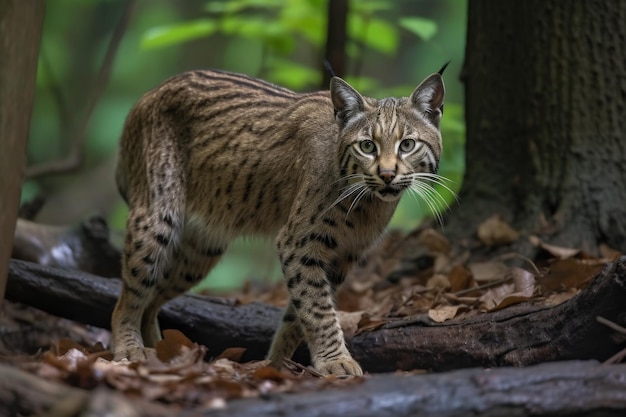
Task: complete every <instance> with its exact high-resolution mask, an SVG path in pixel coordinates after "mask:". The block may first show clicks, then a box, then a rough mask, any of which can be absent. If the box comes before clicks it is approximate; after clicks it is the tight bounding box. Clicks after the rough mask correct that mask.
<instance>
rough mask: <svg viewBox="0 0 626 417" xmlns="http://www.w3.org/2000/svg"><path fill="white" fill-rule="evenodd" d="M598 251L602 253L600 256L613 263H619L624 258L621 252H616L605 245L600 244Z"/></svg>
mask: <svg viewBox="0 0 626 417" xmlns="http://www.w3.org/2000/svg"><path fill="white" fill-rule="evenodd" d="M598 251H599V252H600V256H602V258H604V259H606V260H608V261H611V262H613V261H617V260H618V259H619V258H620V257H621V256H622V253H621V252H620V251H618V250H615V249H613V248H612V247H610V246H608V245H606V244H604V243H601V244H600V246H599V247H598Z"/></svg>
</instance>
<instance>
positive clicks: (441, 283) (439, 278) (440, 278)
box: [426, 274, 450, 290]
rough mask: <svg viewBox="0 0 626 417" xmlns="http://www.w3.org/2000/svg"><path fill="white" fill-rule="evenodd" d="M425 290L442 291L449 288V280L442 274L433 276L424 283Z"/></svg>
mask: <svg viewBox="0 0 626 417" xmlns="http://www.w3.org/2000/svg"><path fill="white" fill-rule="evenodd" d="M426 288H430V289H441V290H444V289H446V288H450V280H449V279H448V277H447V276H445V275H442V274H437V275H433V276H432V277H430V279H429V280H428V282H427V283H426Z"/></svg>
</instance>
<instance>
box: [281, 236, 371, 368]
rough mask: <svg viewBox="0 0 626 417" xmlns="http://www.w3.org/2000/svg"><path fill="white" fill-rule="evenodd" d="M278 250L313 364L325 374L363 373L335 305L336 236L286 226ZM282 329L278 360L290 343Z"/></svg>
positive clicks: (292, 301)
mask: <svg viewBox="0 0 626 417" xmlns="http://www.w3.org/2000/svg"><path fill="white" fill-rule="evenodd" d="M293 230H298V228H297V227H293ZM300 230H302V229H300ZM278 249H279V255H280V259H281V263H282V269H283V272H284V274H285V280H286V282H287V288H288V289H289V294H290V296H291V305H292V306H293V310H292V311H293V313H295V318H296V319H297V323H298V324H299V327H300V329H301V331H302V334H303V335H304V339H305V341H306V342H307V345H308V347H309V351H310V352H311V362H312V364H313V367H314V368H315V369H316V370H317V371H318V372H320V373H322V374H325V375H327V374H333V375H363V371H362V370H361V367H360V366H359V364H358V363H357V362H356V361H355V360H354V359H353V358H352V356H351V355H350V352H349V351H348V349H347V347H346V344H345V341H344V337H343V332H342V330H341V327H340V325H339V319H338V317H337V313H336V311H335V309H334V306H333V285H334V283H331V280H330V279H329V277H331V276H334V275H335V268H336V267H337V264H338V262H337V259H338V258H337V255H336V252H335V250H334V249H336V240H335V238H334V237H333V236H331V235H324V234H320V233H319V232H317V233H309V234H305V235H300V234H295V233H289V230H288V229H286V230H285V231H284V233H281V235H280V236H279V241H278ZM282 330H284V328H281V329H279V331H278V332H277V334H276V337H275V340H274V342H273V343H272V351H271V352H270V358H272V360H274V361H276V360H277V358H275V357H274V356H276V354H278V353H279V352H281V351H282V350H283V349H282V346H283V344H284V343H287V342H288V340H281V339H282V338H283V337H284V336H285V335H284V332H283V331H282Z"/></svg>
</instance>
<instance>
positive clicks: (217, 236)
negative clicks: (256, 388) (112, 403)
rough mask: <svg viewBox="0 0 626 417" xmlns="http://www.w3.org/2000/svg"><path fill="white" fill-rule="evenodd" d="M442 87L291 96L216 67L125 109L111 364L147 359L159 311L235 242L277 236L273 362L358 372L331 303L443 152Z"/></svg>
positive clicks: (431, 80)
mask: <svg viewBox="0 0 626 417" xmlns="http://www.w3.org/2000/svg"><path fill="white" fill-rule="evenodd" d="M443 96H444V87H443V82H442V78H441V75H440V74H438V73H437V74H433V75H431V76H430V77H428V78H427V79H426V80H425V81H424V82H423V83H422V84H421V85H420V86H419V87H418V88H417V89H416V90H415V91H414V92H413V94H412V95H411V96H410V97H408V98H399V99H395V98H388V99H384V100H374V99H370V98H365V97H362V96H361V95H360V94H359V93H357V92H356V91H355V90H354V89H352V87H350V86H349V85H348V84H347V83H345V82H344V81H343V80H341V79H339V78H333V80H332V81H331V91H330V92H328V91H326V92H315V93H308V94H297V93H294V92H292V91H290V90H287V89H284V88H281V87H278V86H275V85H272V84H269V83H266V82H263V81H261V80H257V79H254V78H250V77H247V76H245V75H240V74H233V73H227V72H218V71H194V72H188V73H184V74H181V75H178V76H176V77H173V78H171V79H169V80H167V81H166V82H165V83H163V84H162V85H160V86H159V87H157V88H156V89H154V90H152V91H150V92H148V93H147V94H146V95H145V96H144V97H143V98H142V99H141V100H140V101H139V102H138V103H137V104H136V105H135V107H134V108H133V109H132V110H131V112H130V114H129V115H128V118H127V120H126V124H125V127H124V131H123V134H122V140H121V150H120V156H119V163H118V167H117V172H116V176H117V183H118V186H119V188H120V192H121V194H122V195H123V196H124V198H125V199H126V201H127V202H128V205H129V209H130V211H129V217H128V225H127V235H126V244H125V250H124V257H123V271H122V277H123V289H122V293H121V295H120V298H119V300H118V303H117V305H116V307H115V311H114V313H113V318H112V329H113V345H114V353H115V357H116V359H118V360H119V359H123V358H128V359H130V360H144V359H145V358H146V353H147V352H149V350H148V349H146V348H145V347H153V346H155V344H156V343H157V342H158V340H160V338H161V336H160V331H159V327H158V323H157V320H156V317H157V313H158V311H159V309H160V307H161V305H162V304H163V303H165V302H166V301H167V300H170V299H172V298H174V297H176V296H178V295H179V294H181V293H183V292H185V291H186V290H187V289H189V288H190V287H192V286H193V285H194V284H196V283H197V282H198V281H200V280H201V279H202V278H204V277H205V276H206V274H207V273H208V272H209V271H210V270H211V268H212V267H213V266H214V265H215V264H216V263H217V261H218V260H219V258H220V257H221V255H222V254H223V253H224V251H225V250H226V248H227V246H228V244H229V242H230V241H231V240H232V239H234V238H235V237H237V236H241V235H250V234H256V235H269V236H274V237H275V238H276V247H277V250H278V255H279V258H280V261H281V264H282V269H283V272H284V275H285V280H286V283H287V286H288V288H289V293H290V295H291V302H290V304H289V306H288V308H287V309H286V311H285V315H284V319H283V323H282V325H281V327H280V328H279V329H278V330H277V333H276V336H275V338H274V342H273V343H272V347H271V350H270V353H269V358H270V359H271V360H272V363H274V364H276V365H280V364H281V362H282V359H283V358H288V357H291V355H292V354H293V352H294V350H295V349H296V347H297V346H298V345H299V344H300V343H301V342H302V341H305V342H306V343H307V344H308V347H309V350H310V351H311V359H312V363H313V365H314V366H315V368H316V369H317V370H318V371H320V372H322V373H325V374H329V373H332V374H350V375H360V374H361V373H362V371H361V368H360V367H359V365H358V364H357V363H356V362H355V361H354V360H353V359H352V357H351V356H350V353H349V352H348V350H347V348H346V345H345V343H344V340H343V335H342V332H341V329H340V327H339V322H338V320H337V316H336V314H335V310H334V307H333V301H332V295H333V293H334V290H335V288H336V286H337V285H339V284H340V283H341V282H342V281H343V278H344V276H345V274H346V273H347V272H348V271H349V269H350V267H351V266H352V264H353V263H354V262H355V261H356V260H358V259H359V258H360V257H361V256H362V254H363V253H364V252H365V251H366V250H367V249H368V248H370V247H371V246H372V245H373V243H375V242H376V240H377V239H378V238H379V236H380V235H381V234H382V233H383V231H384V229H385V227H386V225H387V223H388V222H389V219H390V218H391V216H392V214H393V212H394V210H395V208H396V205H397V202H398V199H399V197H400V196H401V194H402V193H403V191H405V190H407V189H409V188H410V187H412V186H414V185H415V184H417V183H419V182H423V181H424V178H426V179H427V178H428V176H429V175H435V173H436V171H437V166H438V163H439V157H440V154H441V136H440V133H439V119H440V117H441V109H442V105H443Z"/></svg>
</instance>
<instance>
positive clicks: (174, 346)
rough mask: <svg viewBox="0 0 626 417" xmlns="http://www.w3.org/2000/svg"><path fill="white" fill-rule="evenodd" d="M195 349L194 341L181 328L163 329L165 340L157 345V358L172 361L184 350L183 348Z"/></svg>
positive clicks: (164, 361) (162, 360) (165, 361)
mask: <svg viewBox="0 0 626 417" xmlns="http://www.w3.org/2000/svg"><path fill="white" fill-rule="evenodd" d="M185 347H186V348H188V349H193V348H194V343H193V342H192V341H191V340H189V339H188V338H187V336H185V335H184V334H182V333H181V332H180V331H179V330H175V329H166V330H163V340H160V341H159V342H158V343H157V345H156V355H157V358H159V360H160V361H161V362H163V363H167V362H170V361H171V360H172V359H174V358H175V357H176V356H179V355H180V354H181V353H182V352H183V348H185Z"/></svg>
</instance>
